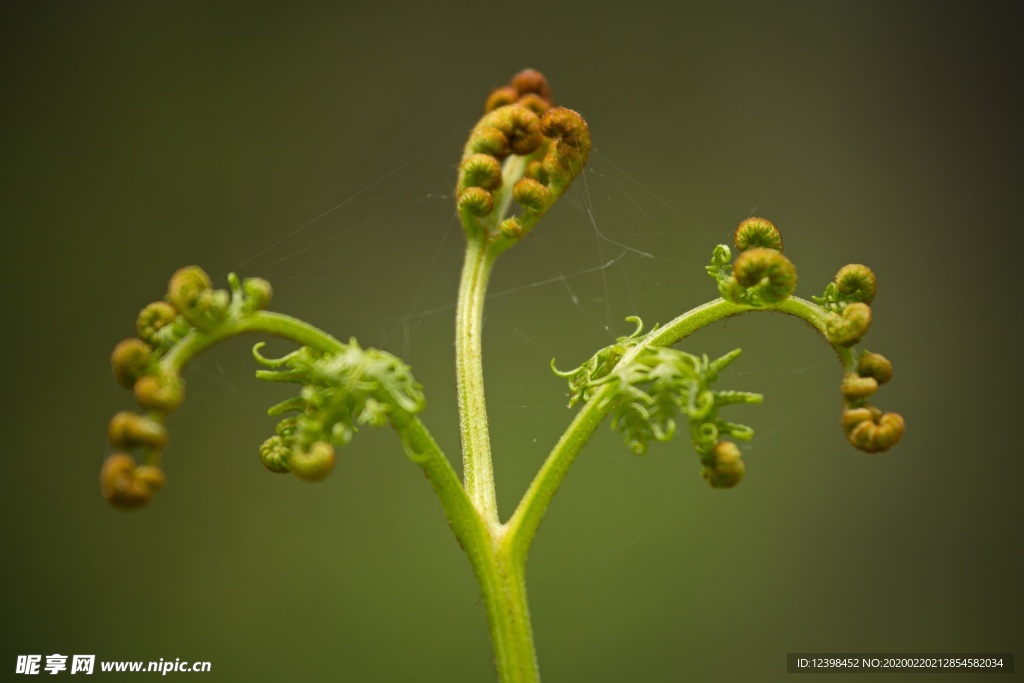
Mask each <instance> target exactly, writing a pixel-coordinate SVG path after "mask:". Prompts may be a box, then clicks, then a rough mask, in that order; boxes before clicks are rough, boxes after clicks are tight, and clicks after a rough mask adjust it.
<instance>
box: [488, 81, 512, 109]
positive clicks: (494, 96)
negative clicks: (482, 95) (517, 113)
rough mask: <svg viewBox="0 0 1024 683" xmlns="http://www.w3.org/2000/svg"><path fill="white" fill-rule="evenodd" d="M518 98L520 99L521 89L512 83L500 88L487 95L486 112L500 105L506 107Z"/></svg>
mask: <svg viewBox="0 0 1024 683" xmlns="http://www.w3.org/2000/svg"><path fill="white" fill-rule="evenodd" d="M517 100H519V91H518V90H516V89H515V88H513V87H512V86H511V85H506V86H504V87H502V88H498V89H497V90H493V91H492V92H491V94H490V95H488V96H487V102H485V103H484V113H485V114H487V113H490V112H492V111H494V110H495V109H497V108H498V107H504V106H505V105H507V104H514V103H515V102H516V101H517Z"/></svg>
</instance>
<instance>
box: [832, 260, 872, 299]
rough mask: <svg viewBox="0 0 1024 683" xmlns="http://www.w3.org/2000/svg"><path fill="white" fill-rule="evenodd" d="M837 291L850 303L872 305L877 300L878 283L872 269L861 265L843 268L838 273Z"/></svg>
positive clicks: (836, 280) (854, 264) (836, 278)
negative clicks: (856, 302) (857, 302)
mask: <svg viewBox="0 0 1024 683" xmlns="http://www.w3.org/2000/svg"><path fill="white" fill-rule="evenodd" d="M835 283H836V289H838V290H839V293H840V294H842V295H844V296H845V297H846V299H847V300H848V301H859V302H861V303H865V304H870V303H871V302H872V301H874V300H875V292H876V291H877V290H878V282H877V280H876V279H875V274H874V273H873V272H871V269H870V268H868V267H867V266H865V265H862V264H860V263H851V264H850V265H846V266H843V267H842V268H840V269H839V272H838V273H836V277H835Z"/></svg>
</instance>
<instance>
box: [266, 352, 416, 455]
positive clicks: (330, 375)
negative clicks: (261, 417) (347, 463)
mask: <svg viewBox="0 0 1024 683" xmlns="http://www.w3.org/2000/svg"><path fill="white" fill-rule="evenodd" d="M263 345H264V344H263V343H262V342H261V343H259V344H257V345H256V346H255V347H254V348H253V356H254V357H255V358H256V360H257V361H259V363H260V364H262V365H264V366H265V367H268V368H273V369H271V370H259V371H257V373H256V376H257V377H258V378H259V379H262V380H266V381H269V382H294V383H296V384H301V385H302V390H301V392H300V394H299V396H296V397H294V398H290V399H288V400H287V401H284V402H282V403H279V404H277V405H276V406H273V407H272V408H270V410H269V411H268V413H269V414H270V415H272V416H276V415H282V414H284V413H288V412H292V411H295V412H297V413H298V415H295V416H292V417H288V418H285V419H284V420H282V421H281V423H280V424H279V425H278V430H277V434H276V435H275V436H273V437H271V438H270V439H269V440H268V441H267V442H266V443H265V444H264V446H263V448H262V449H261V459H262V460H263V463H264V465H266V466H267V469H270V470H271V471H274V472H285V471H290V470H291V469H292V467H291V466H290V464H291V460H292V459H293V458H294V457H296V456H295V455H294V454H301V453H308V452H310V449H312V448H313V447H314V445H315V444H317V443H318V442H324V443H328V444H331V445H332V446H334V447H338V448H340V447H342V446H345V445H347V444H348V443H349V442H350V441H351V440H352V437H353V436H355V433H356V432H357V431H358V430H359V427H360V426H370V427H382V426H385V425H387V424H388V422H389V417H390V415H391V414H392V413H394V412H397V411H401V412H403V413H405V414H408V415H415V414H416V413H418V412H420V411H421V410H423V406H424V398H423V391H422V387H421V386H420V385H419V384H418V383H417V382H416V380H414V379H413V376H412V373H411V371H410V369H409V366H408V365H406V364H405V363H403V362H402V361H401V360H399V359H398V358H396V357H395V356H393V355H391V354H390V353H387V352H385V351H380V350H378V349H372V348H371V349H363V348H362V347H360V346H359V343H358V342H357V341H356V340H355V339H351V340H349V343H348V344H342V345H341V347H342V348H341V350H340V351H338V352H336V353H326V352H323V351H317V350H314V349H312V348H310V347H305V346H304V347H302V348H300V349H298V350H297V351H293V352H292V353H289V354H288V355H286V356H284V357H282V358H277V359H271V358H266V357H265V356H263V355H262V354H260V349H261V348H262V347H263Z"/></svg>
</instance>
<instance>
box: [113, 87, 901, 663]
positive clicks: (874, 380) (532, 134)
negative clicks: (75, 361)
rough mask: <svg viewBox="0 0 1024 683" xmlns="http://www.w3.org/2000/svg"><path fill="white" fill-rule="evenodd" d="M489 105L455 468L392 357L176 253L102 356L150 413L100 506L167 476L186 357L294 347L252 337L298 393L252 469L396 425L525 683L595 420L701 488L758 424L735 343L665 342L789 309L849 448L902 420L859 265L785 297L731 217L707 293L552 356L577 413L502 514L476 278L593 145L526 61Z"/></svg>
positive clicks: (124, 420) (145, 492)
mask: <svg viewBox="0 0 1024 683" xmlns="http://www.w3.org/2000/svg"><path fill="white" fill-rule="evenodd" d="M484 111H485V113H484V115H483V117H482V118H481V119H480V121H479V123H477V125H476V126H475V127H474V128H473V130H472V132H471V133H470V136H469V140H468V141H467V143H466V145H465V149H464V152H463V158H462V161H461V163H460V165H459V171H458V178H457V180H456V206H457V211H458V216H459V218H460V220H461V223H462V227H463V230H464V232H465V236H466V255H465V262H464V266H463V270H462V278H461V284H460V288H459V294H458V303H457V313H456V368H457V389H458V402H459V418H460V426H461V436H462V477H461V478H460V477H459V476H458V475H457V473H456V471H455V469H454V468H453V467H452V464H451V462H450V461H449V460H448V458H447V457H446V456H445V454H444V453H443V452H442V451H441V448H440V447H439V446H438V444H437V442H436V441H435V440H434V438H433V437H432V436H431V434H430V432H429V431H428V429H427V427H426V426H425V425H424V424H423V422H422V421H421V420H420V418H419V417H418V414H419V413H420V411H421V410H422V409H423V407H424V403H425V395H424V392H423V389H422V387H421V386H420V385H419V384H418V383H417V382H416V380H415V379H414V378H413V375H412V371H411V369H410V368H409V367H408V366H407V365H406V364H405V363H404V362H402V360H401V359H399V358H397V357H395V356H393V355H391V354H390V353H388V352H386V351H382V350H378V349H373V348H363V347H362V346H360V344H359V343H358V342H357V341H356V340H355V339H350V340H349V341H347V342H344V341H340V340H339V339H337V338H335V337H333V336H331V335H330V334H328V333H326V332H324V331H322V330H319V329H317V328H315V327H314V326H312V325H310V324H308V323H306V322H303V321H301V320H298V319H296V318H293V317H290V316H287V315H283V314H281V313H274V312H270V311H268V310H267V307H268V306H269V304H270V302H271V293H272V292H271V286H270V284H269V283H267V282H266V281H265V280H262V279H260V278H255V277H254V278H246V279H241V278H239V277H237V276H236V275H234V274H232V275H230V276H229V278H228V288H227V289H215V288H214V286H213V283H212V282H211V281H210V278H209V276H208V275H207V274H206V273H205V272H204V271H203V270H202V269H201V268H199V267H197V266H188V267H186V268H182V269H181V270H179V271H177V272H176V273H174V275H173V276H172V277H171V279H170V284H169V286H168V291H167V294H166V296H165V297H164V298H163V299H162V300H160V301H156V302H154V303H151V304H150V305H148V306H146V307H145V308H144V309H143V310H142V311H141V312H140V313H139V315H138V319H137V331H138V336H137V337H135V338H131V339H126V340H124V341H122V342H121V343H119V344H118V345H117V347H116V348H115V349H114V352H113V356H112V367H113V372H114V376H115V378H116V380H117V381H118V382H119V383H120V384H121V385H123V386H124V387H126V388H128V389H131V390H132V391H133V392H134V394H135V398H136V400H137V401H138V403H139V405H140V406H141V407H142V412H140V413H134V412H120V413H117V414H116V415H115V416H114V417H113V419H112V420H111V422H110V426H109V437H110V442H111V444H112V446H113V448H114V453H113V454H111V455H109V456H108V457H107V458H106V460H105V462H104V465H103V468H102V472H101V475H100V482H101V488H102V492H103V495H104V496H105V497H106V498H107V500H109V501H110V502H111V503H112V504H113V505H114V506H116V507H119V508H121V509H127V510H131V509H137V508H140V507H142V506H143V505H145V504H146V503H147V502H149V500H150V499H151V498H152V497H153V495H154V494H155V493H156V492H157V491H158V490H160V489H161V488H162V487H163V485H164V474H163V469H162V456H163V453H164V451H165V449H166V447H167V443H168V437H167V431H166V428H165V422H166V419H167V416H168V415H169V414H171V413H172V412H173V411H174V410H175V408H177V407H178V406H179V405H180V403H181V402H182V400H183V399H184V395H185V382H184V380H183V378H182V373H183V370H184V369H185V366H186V365H187V364H188V363H189V361H190V360H192V359H193V358H195V357H196V356H197V355H199V354H200V353H202V352H203V351H205V350H206V349H208V348H210V347H211V346H213V345H214V344H217V343H219V342H221V341H224V340H226V339H229V338H232V337H235V336H237V335H240V334H245V333H260V334H264V335H273V336H276V337H281V338H284V339H286V340H289V341H291V342H294V343H295V344H297V345H298V348H297V349H296V350H295V351H293V352H291V353H289V354H287V355H285V356H283V357H281V358H268V357H266V356H264V355H263V354H262V353H261V351H260V350H261V347H262V343H259V344H257V345H256V346H255V347H254V349H253V356H254V357H255V360H256V362H257V363H258V364H259V365H261V366H262V368H263V369H260V370H259V371H258V372H257V373H256V376H257V377H258V378H259V379H262V380H264V381H268V382H289V383H293V384H295V385H297V386H298V391H297V393H296V395H295V396H294V397H293V398H290V399H288V400H286V401H284V402H282V403H279V404H278V405H275V406H273V407H271V408H270V410H269V413H270V415H272V416H282V419H281V421H280V422H279V423H278V425H277V429H276V433H275V434H274V435H272V436H270V438H268V439H267V440H266V441H265V442H264V443H263V445H262V446H260V448H259V456H260V460H261V462H262V463H263V465H264V466H265V467H266V468H267V469H268V470H270V471H271V472H275V473H289V472H290V473H292V474H294V475H295V476H297V477H299V478H301V479H305V480H309V481H318V480H321V479H323V478H325V477H327V476H328V475H329V474H330V473H331V472H332V470H333V469H334V468H335V462H336V451H337V449H339V448H342V447H344V446H345V445H346V444H348V443H349V442H350V441H351V440H352V439H353V438H355V436H356V434H357V433H358V432H359V430H360V429H362V428H369V427H386V426H390V427H391V428H392V429H394V431H395V433H396V435H397V436H398V439H399V442H400V443H401V446H402V449H403V450H404V452H405V455H406V456H407V457H408V458H409V460H411V461H412V462H413V463H414V464H415V465H417V466H419V467H420V468H422V470H423V472H424V473H425V474H426V477H427V479H428V481H429V482H430V484H431V486H432V487H433V489H434V491H435V493H436V494H437V498H438V500H439V501H440V503H441V505H442V507H443V509H444V513H445V515H446V516H447V518H448V521H449V522H450V525H451V529H452V531H453V532H454V534H455V537H456V539H457V540H458V542H459V544H460V545H461V546H462V548H463V549H464V550H465V552H466V554H467V556H468V558H469V561H470V563H471V565H472V567H473V571H474V574H475V576H476V578H477V580H478V582H479V585H480V591H481V594H482V596H483V601H484V604H485V607H486V612H487V621H488V626H489V629H490V634H491V640H492V643H493V645H494V661H495V666H496V669H497V674H498V678H499V680H500V681H502V682H503V683H513V682H515V683H523V682H527V681H537V680H539V677H540V675H539V670H538V665H537V657H536V654H535V648H534V642H533V634H532V631H531V625H530V617H529V610H528V606H527V595H526V578H525V567H526V558H527V554H528V552H529V549H530V544H531V541H532V540H533V538H534V535H535V534H536V531H537V528H538V526H539V524H540V522H541V519H542V517H543V516H544V514H545V511H546V510H547V508H548V504H549V503H550V502H551V499H552V497H553V496H554V495H555V492H556V491H557V490H558V488H559V486H560V485H561V483H562V481H563V480H564V479H565V476H566V474H567V473H568V471H569V469H570V467H571V466H572V464H573V462H574V461H575V459H576V457H577V456H578V455H579V453H580V451H581V449H582V448H583V446H584V445H585V444H586V443H587V441H588V439H589V438H590V436H591V435H592V434H593V433H594V431H595V430H596V429H597V428H598V426H599V425H600V424H601V422H602V421H604V420H605V418H608V417H610V418H611V419H610V422H611V426H612V428H614V429H615V430H617V431H618V432H619V433H621V435H622V438H623V440H624V442H625V445H626V447H627V448H628V449H629V450H630V451H632V452H633V453H635V454H637V455H640V454H643V453H645V452H646V451H647V449H648V447H649V445H650V444H651V442H652V441H668V440H669V439H672V438H673V437H675V436H676V435H677V433H679V432H682V433H684V434H685V435H686V436H687V437H688V438H689V440H690V443H691V444H692V446H693V449H694V451H695V452H696V454H697V460H698V462H699V465H700V468H701V470H702V472H703V476H704V478H705V479H707V481H708V483H709V484H710V485H711V486H712V487H715V488H722V489H727V488H731V487H734V486H736V485H737V484H738V483H739V482H740V481H741V480H742V479H743V476H744V473H745V466H744V462H743V459H742V457H741V451H740V448H739V447H738V446H737V443H736V442H737V441H747V440H749V439H750V438H751V437H752V436H753V430H752V429H751V428H750V427H748V426H746V425H743V424H740V423H738V422H733V421H730V419H728V418H727V417H724V416H723V414H724V415H726V416H727V415H728V414H729V413H730V412H731V411H732V406H734V405H737V404H750V403H758V402H760V401H761V398H762V397H761V396H760V395H759V394H755V393H750V392H745V391H739V390H732V389H721V388H718V387H717V382H718V379H719V375H720V373H721V371H722V369H723V368H725V367H726V366H727V365H728V364H730V363H732V362H734V361H735V360H736V359H737V357H738V356H739V355H740V350H739V349H736V350H734V351H732V352H730V353H727V354H726V355H724V356H722V357H721V358H716V359H710V358H708V357H707V356H706V355H699V354H694V353H689V352H686V351H682V350H680V349H676V348H673V345H674V344H676V343H677V342H679V341H680V340H682V339H684V338H686V337H687V336H689V335H690V334H692V333H693V332H695V331H697V330H699V329H701V328H703V327H706V326H708V325H711V324H712V323H715V322H717V321H719V320H722V319H723V318H727V317H730V316H735V315H740V314H744V313H753V312H762V311H769V312H778V313H785V314H787V315H790V316H794V317H797V318H800V319H802V320H803V321H805V322H806V323H809V324H810V326H811V327H812V328H813V329H815V330H816V331H817V332H818V333H819V334H820V335H821V336H822V337H823V338H824V340H825V342H826V343H828V344H829V345H830V346H831V347H832V348H833V349H834V350H835V352H836V355H837V356H838V359H839V362H840V365H841V367H842V379H841V382H840V387H839V388H840V393H841V395H842V400H843V410H842V414H841V419H840V424H841V426H842V429H843V431H844V432H845V434H846V437H847V439H848V440H849V442H850V443H851V444H852V445H853V446H854V447H856V448H858V449H860V450H862V451H866V452H869V453H876V452H880V451H885V450H887V449H888V448H890V447H891V446H893V445H894V444H895V443H896V442H897V441H899V439H900V437H901V436H902V434H903V430H904V422H903V419H902V418H901V417H900V416H899V415H898V414H896V413H889V412H883V411H881V410H879V409H878V408H876V407H875V406H874V405H872V404H871V402H870V399H871V397H872V396H873V395H874V394H875V392H876V391H877V390H878V388H879V386H880V385H882V384H885V383H886V382H888V381H889V380H890V379H891V377H892V364H891V363H890V362H889V361H888V360H887V359H886V358H885V357H884V356H882V355H880V354H877V353H873V352H870V351H867V350H864V349H862V348H860V347H859V344H860V342H861V340H862V339H863V337H864V335H865V334H866V333H867V331H868V328H869V326H870V324H871V308H870V305H871V302H872V300H873V299H874V296H875V290H876V282H875V276H874V274H873V273H872V272H871V270H870V269H869V268H868V267H867V266H864V265H859V264H854V265H848V266H845V267H843V268H842V269H840V271H839V272H838V273H837V274H836V277H835V280H834V281H833V282H831V283H828V285H827V286H826V287H825V288H824V291H823V292H822V294H821V296H819V297H812V300H805V299H801V298H799V297H796V296H793V292H794V290H795V287H796V283H797V276H796V269H795V268H794V266H793V264H792V263H791V262H790V260H789V259H788V258H787V257H786V256H785V255H784V253H783V243H782V237H781V235H780V233H779V231H778V229H777V228H776V227H775V226H774V225H773V224H772V223H771V222H770V221H768V220H765V219H763V218H750V219H747V220H745V221H743V222H742V223H740V225H739V226H738V227H737V228H736V231H735V234H734V238H733V243H732V245H731V246H729V245H719V246H717V247H716V248H715V249H714V251H713V253H712V254H711V258H710V262H709V264H708V266H707V272H708V274H709V275H710V277H711V278H712V280H713V281H714V284H715V286H716V287H717V291H718V293H719V294H720V296H719V297H717V298H714V299H712V300H710V301H708V302H707V303H705V304H703V305H701V306H698V307H696V308H694V309H692V310H690V311H687V312H685V313H683V314H681V315H680V316H678V317H677V318H675V319H673V320H670V321H668V322H666V323H664V324H661V325H654V326H653V327H651V328H650V329H648V330H646V331H645V330H644V325H643V323H642V322H641V321H640V319H639V318H636V317H630V318H627V320H629V321H630V322H632V323H633V324H634V325H635V326H636V329H635V331H634V332H633V333H632V334H630V335H628V336H624V337H621V338H619V339H617V340H616V341H615V343H614V344H611V345H609V346H607V347H605V348H602V349H599V350H598V351H596V352H595V353H594V354H593V355H592V356H591V357H590V358H588V359H586V360H584V361H582V362H581V363H580V364H579V365H578V366H577V367H575V368H574V369H571V370H567V371H561V370H558V369H557V367H556V364H555V362H554V361H552V369H553V370H554V372H555V373H556V374H558V375H559V376H561V377H564V378H565V379H566V380H567V382H568V395H569V406H570V407H577V406H578V410H577V411H576V413H575V417H574V418H573V420H572V421H571V423H570V424H569V425H568V427H567V428H566V430H565V432H564V433H563V434H562V436H561V438H559V439H558V441H557V443H555V444H554V446H553V448H552V450H551V452H550V455H549V456H548V458H547V460H546V461H545V462H544V464H543V466H542V467H541V469H540V471H539V472H538V473H537V475H536V477H535V478H534V480H533V482H532V483H531V484H530V486H529V488H528V489H527V491H526V492H525V494H524V495H523V497H522V499H521V500H520V501H519V503H518V505H517V507H516V508H515V511H514V512H513V513H512V515H511V516H510V517H509V518H508V519H506V520H504V521H503V520H501V519H500V517H499V515H498V507H497V501H496V498H495V485H494V476H493V470H492V464H491V446H490V438H489V435H488V421H487V405H486V402H485V398H484V379H483V366H482V348H481V339H482V331H483V319H484V316H483V313H484V300H485V292H486V291H487V283H488V279H489V277H490V274H491V272H492V270H493V268H494V266H495V263H496V261H497V259H498V257H499V256H500V255H501V254H502V253H503V252H505V251H506V250H507V249H509V248H512V247H514V246H516V245H518V244H519V243H520V242H522V241H523V240H524V238H525V237H526V236H527V235H528V234H529V233H530V231H531V230H533V229H534V228H535V227H536V225H537V223H538V222H539V221H540V219H541V218H542V217H543V216H544V215H545V214H546V213H547V211H548V210H549V209H550V208H551V206H552V205H553V204H554V203H555V201H556V200H557V199H558V198H559V196H561V195H562V194H563V193H564V192H565V191H566V189H567V188H568V187H569V186H570V184H571V183H572V182H573V180H574V179H575V178H576V177H577V176H578V175H579V174H580V173H581V172H582V170H583V169H584V167H585V166H586V163H587V158H588V155H589V152H590V146H591V140H590V131H589V130H588V127H587V124H586V122H585V121H584V119H583V117H582V116H580V114H578V113H576V112H575V111H572V110H570V109H565V108H562V107H554V106H552V95H551V90H550V88H549V86H548V83H547V81H546V79H545V78H544V76H542V75H541V74H540V73H538V72H536V71H533V70H526V71H523V72H521V73H519V74H517V75H516V76H515V77H514V78H513V79H512V81H511V83H510V84H509V85H508V86H505V87H502V88H499V89H497V90H496V91H494V92H493V93H491V95H490V96H489V97H488V98H487V100H486V104H485V107H484ZM513 205H515V206H516V207H517V208H516V209H515V211H513ZM733 250H735V251H736V256H735V258H734V257H733ZM711 291H714V290H711ZM133 453H134V455H133Z"/></svg>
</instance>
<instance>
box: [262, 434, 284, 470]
mask: <svg viewBox="0 0 1024 683" xmlns="http://www.w3.org/2000/svg"><path fill="white" fill-rule="evenodd" d="M289 455H291V448H289V446H288V445H287V444H286V443H285V440H284V439H283V438H281V436H279V435H276V434H275V435H274V436H272V437H270V438H269V439H267V440H266V441H264V442H263V444H262V445H261V446H260V462H261V463H263V466H264V467H266V468H267V469H268V470H270V471H271V472H277V473H278V474H283V473H285V472H289V471H291V468H290V467H289V466H288V457H289Z"/></svg>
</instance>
